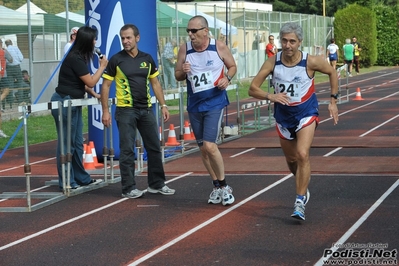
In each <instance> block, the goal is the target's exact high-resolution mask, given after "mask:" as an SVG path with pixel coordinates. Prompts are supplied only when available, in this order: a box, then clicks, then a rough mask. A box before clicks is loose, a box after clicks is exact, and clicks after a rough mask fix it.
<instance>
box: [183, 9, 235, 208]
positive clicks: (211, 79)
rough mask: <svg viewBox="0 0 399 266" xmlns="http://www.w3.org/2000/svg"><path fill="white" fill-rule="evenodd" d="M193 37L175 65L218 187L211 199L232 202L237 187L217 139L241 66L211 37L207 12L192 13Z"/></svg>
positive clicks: (205, 159) (204, 158) (206, 162)
mask: <svg viewBox="0 0 399 266" xmlns="http://www.w3.org/2000/svg"><path fill="white" fill-rule="evenodd" d="M186 31H187V33H188V36H189V37H190V41H189V42H187V43H185V44H183V45H181V46H180V49H179V53H178V57H177V63H176V66H175V77H176V79H177V80H179V81H182V80H186V82H187V94H188V96H187V111H188V115H189V118H190V123H191V127H192V129H193V132H194V135H195V138H196V141H197V144H198V146H199V148H200V151H201V158H202V162H203V164H204V166H205V168H206V169H207V171H208V172H209V175H210V176H211V178H212V181H213V185H214V188H213V190H212V193H211V194H210V196H209V200H208V203H213V204H218V203H222V204H223V205H229V204H232V203H233V202H234V196H233V194H232V192H233V189H232V188H231V187H230V186H228V185H227V183H226V179H225V175H224V163H223V158H222V155H221V153H220V151H219V149H218V146H217V142H218V138H219V135H220V134H219V133H220V130H221V122H222V118H223V110H224V108H225V107H226V106H227V105H228V104H229V100H228V98H227V92H226V88H227V86H228V85H229V83H230V81H231V79H232V77H233V76H234V75H235V74H236V71H237V66H236V63H235V61H234V58H233V55H232V54H231V52H230V50H229V48H228V47H227V46H226V44H225V43H224V42H222V41H220V40H215V39H213V38H210V37H209V29H208V22H207V20H206V19H205V18H204V17H203V16H194V17H192V18H191V19H190V20H189V22H188V26H187V30H186Z"/></svg>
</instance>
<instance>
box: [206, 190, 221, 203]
mask: <svg viewBox="0 0 399 266" xmlns="http://www.w3.org/2000/svg"><path fill="white" fill-rule="evenodd" d="M221 202H222V190H221V189H220V188H214V189H213V190H212V192H211V195H209V199H208V203H212V204H219V203H221Z"/></svg>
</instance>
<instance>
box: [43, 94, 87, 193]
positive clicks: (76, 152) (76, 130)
mask: <svg viewBox="0 0 399 266" xmlns="http://www.w3.org/2000/svg"><path fill="white" fill-rule="evenodd" d="M70 99H71V97H70V96H66V97H64V98H62V97H61V95H59V94H58V93H56V92H55V93H54V94H53V96H52V97H51V101H60V102H64V101H66V100H70ZM51 115H52V116H53V117H54V121H55V126H56V128H57V135H58V143H57V171H58V179H59V186H60V188H62V168H61V146H60V145H61V143H62V144H63V145H64V154H67V153H68V151H67V123H68V108H67V107H63V108H62V119H63V121H62V122H63V123H62V132H63V137H64V138H63V140H61V139H60V131H59V130H60V128H59V118H58V109H52V110H51ZM69 152H70V154H71V155H72V159H71V163H70V166H71V167H70V171H71V184H70V185H71V187H72V188H73V187H76V186H77V185H87V184H89V183H90V182H91V177H90V175H89V173H87V172H86V170H85V168H84V166H83V119H82V107H81V106H74V107H72V115H71V150H70V151H69ZM67 170H68V169H67V164H65V177H66V174H67Z"/></svg>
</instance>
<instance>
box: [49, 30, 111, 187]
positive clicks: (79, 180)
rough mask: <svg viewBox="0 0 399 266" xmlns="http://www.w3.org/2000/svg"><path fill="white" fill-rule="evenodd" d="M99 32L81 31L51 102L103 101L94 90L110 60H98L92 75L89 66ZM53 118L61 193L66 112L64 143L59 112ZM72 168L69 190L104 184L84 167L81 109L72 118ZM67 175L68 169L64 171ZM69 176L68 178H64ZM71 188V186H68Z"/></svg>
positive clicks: (65, 110)
mask: <svg viewBox="0 0 399 266" xmlns="http://www.w3.org/2000/svg"><path fill="white" fill-rule="evenodd" d="M96 37H97V30H96V29H93V28H91V27H88V26H83V27H81V28H79V30H78V32H77V34H76V40H75V42H74V44H73V46H72V48H71V50H70V51H69V53H68V54H67V56H66V57H65V59H64V61H63V62H62V65H61V68H60V72H59V77H58V86H57V88H56V89H55V93H54V94H53V96H52V97H51V101H60V102H64V101H65V100H70V99H82V98H84V95H85V93H86V92H87V93H89V94H90V95H91V96H92V97H96V98H100V94H98V93H96V92H95V91H94V90H93V89H92V88H93V87H94V86H95V85H96V84H97V82H98V81H99V80H100V78H101V75H102V73H103V71H104V70H105V67H106V66H107V64H108V60H107V58H106V57H105V56H102V58H99V68H98V69H97V71H96V73H94V74H93V75H91V74H90V72H89V66H88V65H89V63H90V60H92V58H93V51H94V47H95V43H96ZM51 114H52V115H53V117H54V121H55V125H56V128H57V134H58V145H57V170H58V178H59V186H60V188H61V189H62V188H63V186H62V167H61V166H62V163H61V158H60V157H61V149H60V144H61V143H62V144H63V145H64V152H65V153H68V151H67V150H66V144H67V115H68V114H67V108H65V107H63V109H62V117H63V124H62V130H63V139H62V140H61V139H60V132H59V118H58V109H53V110H51ZM70 133H71V149H70V151H69V152H70V154H71V155H72V158H71V163H70V165H71V168H70V186H71V188H72V189H77V188H79V187H80V186H85V185H89V184H96V183H100V182H102V180H101V179H97V180H95V179H91V177H90V175H89V174H88V173H87V172H86V170H85V169H84V166H83V120H82V107H81V106H74V107H72V116H71V129H70ZM65 173H67V168H66V167H65ZM65 176H66V175H65ZM67 187H68V185H67Z"/></svg>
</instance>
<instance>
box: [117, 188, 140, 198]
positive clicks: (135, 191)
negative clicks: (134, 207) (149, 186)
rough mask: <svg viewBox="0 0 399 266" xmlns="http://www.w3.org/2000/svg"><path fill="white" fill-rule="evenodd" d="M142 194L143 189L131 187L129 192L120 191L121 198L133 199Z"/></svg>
mask: <svg viewBox="0 0 399 266" xmlns="http://www.w3.org/2000/svg"><path fill="white" fill-rule="evenodd" d="M143 195H144V191H141V190H138V189H137V188H136V189H133V190H132V191H130V192H129V193H122V198H130V199H135V198H140V197H141V196H143Z"/></svg>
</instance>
